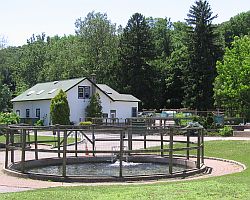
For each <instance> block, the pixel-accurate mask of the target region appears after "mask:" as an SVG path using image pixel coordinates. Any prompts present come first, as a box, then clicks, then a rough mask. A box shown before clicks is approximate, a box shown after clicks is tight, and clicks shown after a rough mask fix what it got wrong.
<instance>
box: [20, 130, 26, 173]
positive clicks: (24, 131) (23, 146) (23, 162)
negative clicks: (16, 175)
mask: <svg viewBox="0 0 250 200" xmlns="http://www.w3.org/2000/svg"><path fill="white" fill-rule="evenodd" d="M21 134H22V155H21V172H24V170H25V148H26V130H25V129H21Z"/></svg>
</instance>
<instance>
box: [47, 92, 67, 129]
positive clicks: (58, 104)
mask: <svg viewBox="0 0 250 200" xmlns="http://www.w3.org/2000/svg"><path fill="white" fill-rule="evenodd" d="M50 115H51V120H52V123H53V124H60V125H69V124H70V120H69V115H70V109H69V104H68V100H67V94H66V92H64V91H62V90H60V91H59V93H58V94H57V95H56V96H55V97H54V98H53V99H52V100H51V105H50Z"/></svg>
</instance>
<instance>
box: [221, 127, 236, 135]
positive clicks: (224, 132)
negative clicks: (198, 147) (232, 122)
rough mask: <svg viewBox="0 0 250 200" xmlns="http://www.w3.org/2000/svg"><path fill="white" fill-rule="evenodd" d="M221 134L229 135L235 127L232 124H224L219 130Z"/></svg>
mask: <svg viewBox="0 0 250 200" xmlns="http://www.w3.org/2000/svg"><path fill="white" fill-rule="evenodd" d="M219 135H221V136H223V137H228V136H232V135H233V129H232V127H231V126H224V128H222V129H220V130H219Z"/></svg>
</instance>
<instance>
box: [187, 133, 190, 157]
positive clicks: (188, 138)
mask: <svg viewBox="0 0 250 200" xmlns="http://www.w3.org/2000/svg"><path fill="white" fill-rule="evenodd" d="M189 147H190V131H189V130H188V129H187V148H188V149H187V160H189Z"/></svg>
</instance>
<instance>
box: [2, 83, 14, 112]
mask: <svg viewBox="0 0 250 200" xmlns="http://www.w3.org/2000/svg"><path fill="white" fill-rule="evenodd" d="M10 100H11V92H10V90H9V88H8V86H7V85H3V84H2V83H1V81H0V112H6V111H9V110H10V108H11V105H10V104H11V103H10Z"/></svg>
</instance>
